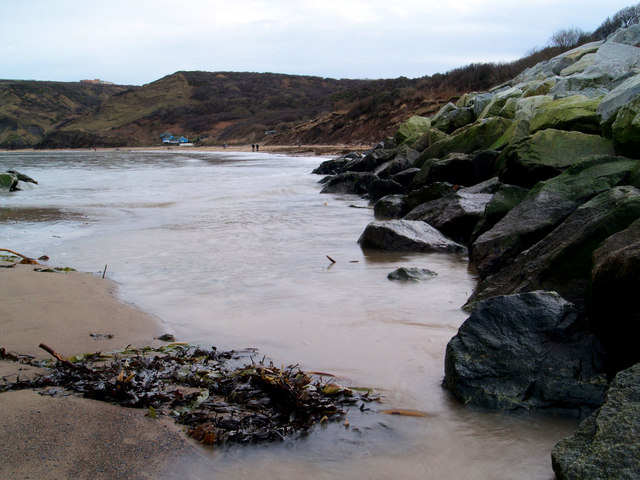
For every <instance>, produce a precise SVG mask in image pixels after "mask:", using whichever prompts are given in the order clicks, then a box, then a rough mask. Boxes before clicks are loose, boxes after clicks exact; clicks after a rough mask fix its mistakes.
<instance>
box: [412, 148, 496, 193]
mask: <svg viewBox="0 0 640 480" xmlns="http://www.w3.org/2000/svg"><path fill="white" fill-rule="evenodd" d="M499 155H500V152H497V151H495V150H487V151H480V152H476V153H473V154H464V153H452V154H449V155H447V156H446V157H444V158H442V159H432V160H430V161H427V162H425V163H424V165H423V166H422V168H421V170H420V173H419V174H417V175H416V177H415V178H414V179H413V186H414V187H420V186H424V185H429V184H431V183H433V182H449V183H453V184H455V185H465V186H470V185H475V184H477V183H480V182H483V181H484V180H487V179H489V178H491V177H493V176H494V175H495V166H496V160H497V159H498V156H499Z"/></svg>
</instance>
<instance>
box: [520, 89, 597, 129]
mask: <svg viewBox="0 0 640 480" xmlns="http://www.w3.org/2000/svg"><path fill="white" fill-rule="evenodd" d="M601 100H602V97H596V98H587V97H585V96H584V95H573V96H571V97H565V98H560V99H558V100H554V101H552V102H550V103H546V104H544V105H543V106H542V107H540V108H539V109H538V110H537V111H536V114H535V115H534V117H533V118H532V119H531V122H530V123H529V129H530V132H531V133H535V132H537V131H538V130H544V129H547V128H554V129H557V130H575V131H579V132H583V133H595V134H600V133H601V127H600V115H599V114H598V113H597V112H596V109H597V108H598V105H599V104H600V101H601Z"/></svg>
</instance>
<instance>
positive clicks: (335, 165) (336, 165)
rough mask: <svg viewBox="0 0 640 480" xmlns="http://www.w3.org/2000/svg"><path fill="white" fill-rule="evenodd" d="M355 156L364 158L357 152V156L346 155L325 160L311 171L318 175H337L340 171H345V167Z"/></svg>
mask: <svg viewBox="0 0 640 480" xmlns="http://www.w3.org/2000/svg"><path fill="white" fill-rule="evenodd" d="M354 158H362V156H361V155H360V154H356V156H345V157H340V158H332V159H330V160H325V161H324V162H322V163H321V164H320V165H319V166H318V167H317V168H315V169H314V170H313V171H312V172H311V173H314V174H316V175H337V174H339V173H344V171H345V170H344V168H345V167H346V166H347V164H348V163H349V162H350V161H351V160H353V159H354Z"/></svg>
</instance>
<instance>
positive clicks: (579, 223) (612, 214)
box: [466, 186, 640, 308]
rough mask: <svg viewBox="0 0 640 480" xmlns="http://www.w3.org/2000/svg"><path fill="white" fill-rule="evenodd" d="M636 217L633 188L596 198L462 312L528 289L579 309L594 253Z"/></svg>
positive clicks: (638, 197) (637, 196) (637, 198)
mask: <svg viewBox="0 0 640 480" xmlns="http://www.w3.org/2000/svg"><path fill="white" fill-rule="evenodd" d="M638 218H640V190H638V189H637V188H635V187H630V186H620V187H615V188H612V189H610V190H607V191H605V192H603V193H601V194H599V195H597V196H595V197H594V198H592V199H591V200H589V201H588V202H586V203H585V204H583V205H581V206H580V207H578V208H577V209H575V211H574V212H573V213H571V215H569V216H568V217H567V219H566V220H565V221H564V222H562V223H561V224H560V225H559V226H558V227H557V228H555V229H554V230H553V231H552V232H551V233H549V234H548V235H547V236H546V237H544V238H543V239H542V240H540V241H539V242H537V243H536V244H534V245H533V246H531V247H530V248H528V249H527V250H525V251H523V252H522V253H521V254H520V255H518V257H516V259H515V260H514V261H513V262H511V263H510V264H509V265H506V266H505V267H503V268H502V269H501V270H499V271H497V272H496V273H494V274H493V275H491V276H489V277H487V278H485V279H484V280H483V281H482V282H480V284H479V285H478V287H477V289H476V290H475V292H474V293H473V295H472V296H471V298H470V299H469V300H468V302H467V304H466V308H470V307H472V306H473V305H474V304H475V303H476V302H478V301H479V300H482V299H486V298H489V297H493V296H496V295H506V294H512V293H521V292H527V291H533V290H553V291H557V292H558V293H559V294H560V295H562V296H563V297H564V298H566V299H567V300H569V301H571V302H573V303H575V304H577V305H578V306H579V307H581V308H582V307H583V306H584V303H585V293H586V288H587V285H588V283H589V279H590V277H591V258H592V254H593V252H594V251H595V250H596V249H597V248H598V246H599V245H600V244H601V243H602V242H603V241H604V240H605V239H607V238H608V237H610V236H611V235H613V234H615V233H617V232H620V231H622V230H625V229H626V228H627V227H629V225H631V223H633V222H634V221H635V220H637V219H638Z"/></svg>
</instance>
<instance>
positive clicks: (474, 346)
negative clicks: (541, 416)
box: [443, 291, 607, 414]
mask: <svg viewBox="0 0 640 480" xmlns="http://www.w3.org/2000/svg"><path fill="white" fill-rule="evenodd" d="M443 386H444V388H446V389H447V390H449V391H450V392H451V393H453V395H454V396H455V397H456V398H458V399H459V400H461V401H462V402H464V403H465V404H471V405H477V406H482V407H487V408H493V409H502V410H515V409H525V410H529V409H554V410H556V409H557V410H565V411H573V412H574V413H577V414H584V412H589V411H592V410H593V409H595V408H597V407H598V406H600V405H601V403H602V400H603V397H604V392H605V389H606V386H607V381H606V376H605V375H604V373H603V367H602V348H601V346H600V345H599V342H598V340H597V338H596V337H595V336H593V335H590V334H589V333H588V332H587V331H586V329H585V322H584V320H583V319H581V317H580V316H579V315H578V312H577V310H576V309H575V308H574V307H573V305H571V304H570V303H569V302H567V301H566V300H564V299H563V298H561V297H560V296H559V295H558V294H557V293H555V292H545V291H535V292H529V293H523V294H519V295H507V296H498V297H493V298H490V299H487V300H485V301H482V302H480V303H478V305H477V306H476V308H475V309H474V311H473V313H472V314H471V316H470V317H469V318H468V319H467V320H466V321H465V322H464V323H463V324H462V326H461V327H460V329H459V330H458V334H457V335H456V336H455V337H453V339H451V341H450V342H449V344H448V345H447V351H446V356H445V377H444V381H443Z"/></svg>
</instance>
